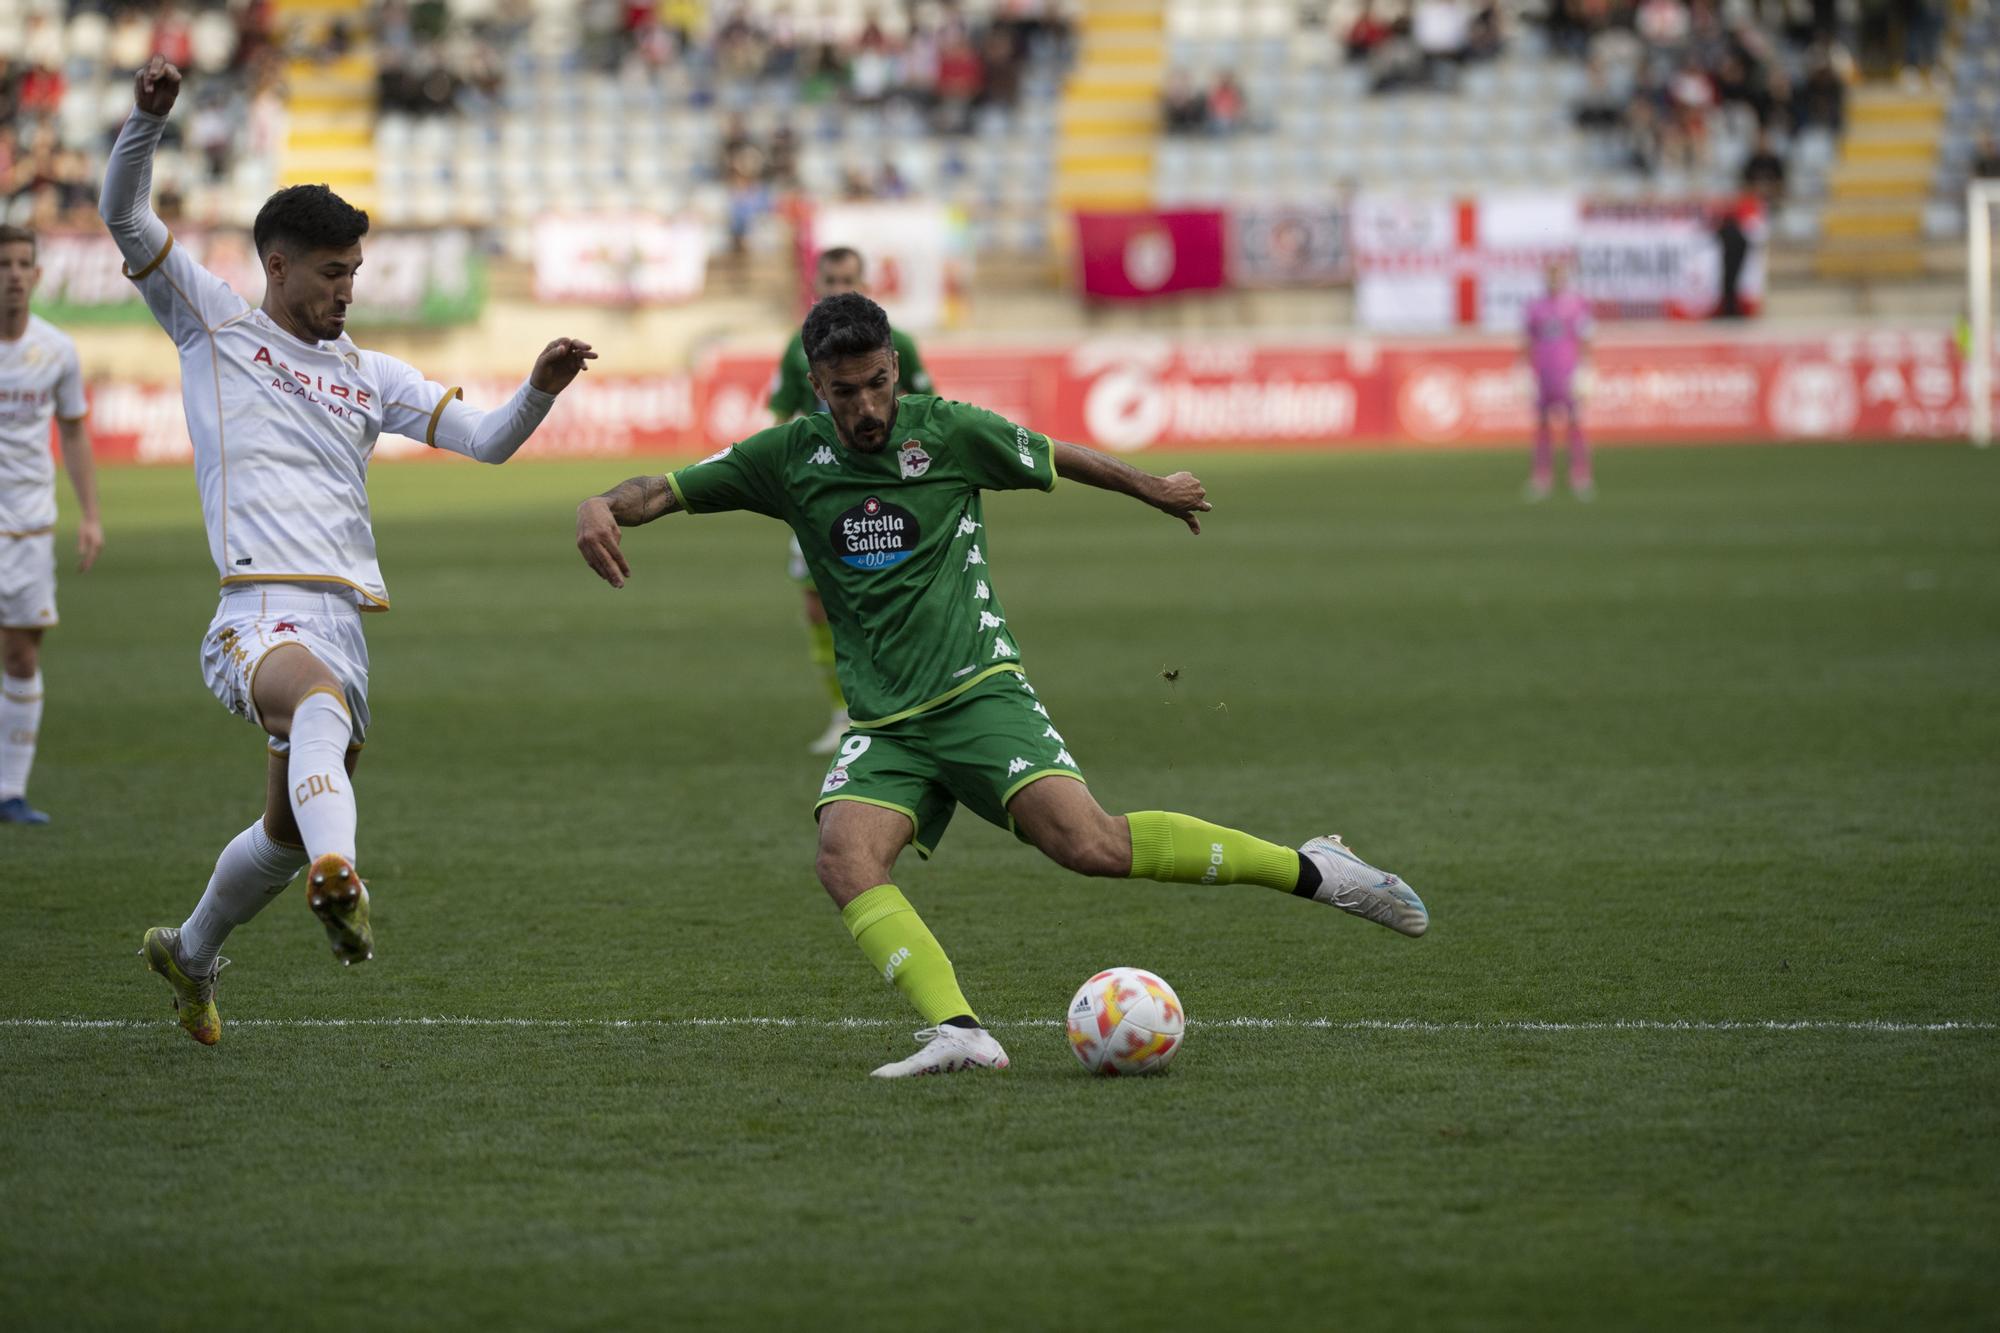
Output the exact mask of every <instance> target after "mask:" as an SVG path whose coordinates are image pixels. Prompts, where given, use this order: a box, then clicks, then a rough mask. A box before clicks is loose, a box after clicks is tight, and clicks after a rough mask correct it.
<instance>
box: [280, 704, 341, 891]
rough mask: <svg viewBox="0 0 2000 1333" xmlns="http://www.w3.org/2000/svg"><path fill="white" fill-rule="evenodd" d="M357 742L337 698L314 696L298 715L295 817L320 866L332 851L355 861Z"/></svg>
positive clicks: (295, 713) (293, 770)
mask: <svg viewBox="0 0 2000 1333" xmlns="http://www.w3.org/2000/svg"><path fill="white" fill-rule="evenodd" d="M353 737H354V725H353V723H352V722H350V721H349V720H348V716H347V705H346V704H344V703H342V702H341V701H340V700H338V699H336V698H334V697H333V696H332V695H331V694H325V693H320V694H309V695H307V696H306V700H305V702H304V703H302V704H300V705H299V706H298V708H297V709H295V710H294V711H293V713H292V736H291V741H292V759H291V767H290V778H291V797H292V815H293V817H294V818H296V819H297V820H298V822H299V835H300V836H301V837H303V838H304V839H305V840H306V852H307V854H308V855H309V856H311V857H312V859H313V860H315V861H317V860H318V859H319V858H320V857H322V856H325V855H326V854H327V853H328V852H339V853H340V854H341V855H342V856H344V857H346V858H347V859H348V860H350V861H352V860H353V859H354V820H355V816H354V785H353V784H352V783H351V782H350V781H348V777H347V745H348V742H349V741H350V740H352V739H353Z"/></svg>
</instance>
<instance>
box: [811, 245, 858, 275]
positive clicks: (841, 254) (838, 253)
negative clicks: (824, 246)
mask: <svg viewBox="0 0 2000 1333" xmlns="http://www.w3.org/2000/svg"><path fill="white" fill-rule="evenodd" d="M850 259H852V260H853V261H854V262H855V263H856V264H858V265H860V266H861V270H862V271H863V272H864V273H865V272H867V270H868V261H867V260H865V259H863V258H862V257H861V252H860V251H859V250H857V249H855V248H854V247H853V246H851V245H836V246H834V247H833V248H832V249H831V250H822V251H820V252H819V258H818V259H817V260H815V261H814V262H815V263H817V264H818V265H819V266H820V267H822V268H824V267H825V266H826V265H828V264H845V263H846V262H847V261H848V260H850Z"/></svg>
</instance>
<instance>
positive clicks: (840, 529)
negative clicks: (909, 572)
mask: <svg viewBox="0 0 2000 1333" xmlns="http://www.w3.org/2000/svg"><path fill="white" fill-rule="evenodd" d="M827 536H828V538H829V539H830V540H831V541H832V543H833V553H834V555H836V556H838V557H839V558H840V560H841V562H842V563H843V564H847V565H851V566H853V567H854V568H855V569H887V568H888V567H889V566H891V565H899V564H901V563H902V562H903V561H905V560H908V559H909V558H910V556H911V554H912V553H913V552H915V550H916V549H917V542H918V541H919V540H920V539H921V537H922V536H923V529H922V528H921V527H920V526H919V525H918V523H917V516H916V515H915V514H912V513H911V512H910V511H909V510H907V509H904V508H902V507H901V506H899V505H892V504H888V503H885V502H884V501H883V500H881V499H880V498H879V497H877V496H873V495H871V496H869V497H868V498H867V499H866V500H863V501H862V502H861V503H860V504H858V505H856V506H854V508H852V509H850V510H848V511H847V512H846V513H844V514H842V515H841V516H840V517H839V518H837V519H835V520H834V521H833V528H832V530H831V531H830V532H828V534H827Z"/></svg>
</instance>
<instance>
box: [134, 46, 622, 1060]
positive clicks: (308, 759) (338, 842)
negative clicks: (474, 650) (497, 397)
mask: <svg viewBox="0 0 2000 1333" xmlns="http://www.w3.org/2000/svg"><path fill="white" fill-rule="evenodd" d="M180 82H181V76H180V71H179V70H177V69H175V68H174V67H173V66H172V65H171V64H169V63H167V61H166V60H164V59H163V58H161V57H159V56H155V57H153V59H152V61H151V62H149V63H148V64H147V65H146V67H145V68H144V69H142V70H140V71H139V75H138V79H137V97H136V101H137V108H136V110H135V111H134V112H133V114H132V116H131V118H130V119H129V120H127V121H126V122H125V127H124V129H123V130H122V131H121V132H120V133H119V135H118V142H117V143H116V145H114V146H113V148H112V150H111V161H110V164H109V166H108V167H107V169H106V171H105V176H104V191H103V194H102V196H101V198H100V203H99V208H100V211H101V212H102V213H103V215H104V221H105V223H106V224H107V225H108V226H109V227H110V228H111V234H112V236H113V237H114V238H115V239H116V240H117V242H118V248H119V250H120V251H121V252H122V253H123V255H124V257H125V265H126V273H127V276H129V277H130V278H131V279H132V281H133V282H135V283H137V284H138V287H139V291H140V293H141V294H142V295H143V296H144V297H145V299H146V304H147V306H148V307H150V308H151V310H152V312H153V315H154V317H155V318H157V319H158V320H159V322H160V326H161V327H162V328H164V329H165V330H166V331H167V332H168V333H169V334H170V335H172V337H173V340H174V342H175V344H176V345H177V346H178V347H179V348H180V354H181V400H182V403H183V405H184V407H185V409H186V412H187V424H188V434H189V436H190V438H191V439H192V440H193V442H194V455H195V476H196V479H197V481H198V483H199V487H200V491H201V509H202V519H203V521H204V523H206V525H207V527H208V547H209V553H210V554H211V555H212V556H213V557H214V559H215V567H216V573H217V574H218V576H219V577H220V579H221V583H222V596H221V604H220V606H219V607H218V608H217V611H216V614H215V619H214V621H213V622H212V623H211V624H210V625H209V627H208V633H207V636H206V637H205V638H204V640H203V643H202V670H203V674H204V675H205V676H206V677H207V680H208V687H209V689H210V690H212V691H213V692H214V694H215V696H216V697H217V698H218V699H220V700H221V701H222V702H223V704H224V705H225V706H226V707H228V708H229V710H230V711H231V712H233V713H235V714H236V715H237V716H239V717H242V718H245V719H247V720H249V721H250V722H253V723H255V724H257V725H258V726H261V727H262V728H263V729H264V730H265V731H266V732H267V733H269V735H270V737H271V741H270V747H269V748H270V752H271V753H270V760H269V764H268V784H267V796H266V801H265V808H264V815H263V818H262V819H260V820H259V821H257V822H256V823H253V824H252V825H251V826H250V827H249V828H247V829H245V830H244V831H243V832H242V833H240V834H238V835H237V837H236V839H235V840H234V841H233V842H231V843H230V844H229V846H228V847H227V848H225V849H224V850H223V853H222V856H221V858H220V859H219V860H218V861H217V862H216V865H215V874H214V876H213V877H212V878H211V879H210V880H209V883H208V889H207V891H206V892H204V893H203V894H202V896H201V901H200V902H199V903H198V904H197V905H196V907H195V909H194V912H193V914H192V915H191V916H189V917H188V919H187V921H186V922H185V923H184V924H183V925H182V926H181V927H180V928H179V929H178V930H175V929H170V928H167V927H155V928H154V929H152V930H149V931H147V932H146V939H145V944H144V947H143V949H142V950H141V952H142V953H143V954H144V956H145V959H146V964H147V966H148V967H150V968H151V969H152V970H153V971H155V972H158V973H159V974H160V975H161V976H163V977H165V978H166V979H167V981H168V983H169V984H170V985H171V986H172V987H173V990H174V1003H175V1007H176V1009H177V1010H178V1011H179V1014H180V1022H181V1026H182V1027H184V1028H186V1029H187V1031H188V1033H189V1035H191V1036H192V1037H194V1039H195V1040H196V1041H199V1042H202V1043H204V1044H206V1045H213V1044H214V1043H215V1042H216V1041H217V1040H218V1039H219V1038H220V1036H221V1020H220V1019H219V1018H218V1017H217V1016H216V1012H215V973H216V970H217V969H218V968H219V967H220V966H221V961H222V960H221V959H220V957H219V955H218V953H217V950H218V949H219V948H220V946H221V944H222V940H223V937H224V936H226V935H227V934H228V933H229V931H230V930H231V928H232V927H235V926H239V925H241V924H243V923H244V922H245V921H248V920H249V919H250V918H251V917H252V916H254V915H255V914H256V913H257V911H258V910H259V909H260V908H262V907H263V906H264V904H265V903H266V902H268V901H269V900H270V899H271V898H273V897H274V896H276V894H277V893H278V892H279V891H280V890H281V889H283V888H284V887H285V885H286V884H288V883H290V882H291V879H292V877H293V876H294V875H296V874H297V873H298V872H299V870H300V869H301V868H303V867H305V866H306V865H307V864H308V863H310V865H311V870H310V871H309V872H308V875H307V880H306V883H307V889H306V902H307V905H308V906H309V907H310V908H311V909H312V912H313V914H314V915H315V916H317V917H318V918H319V920H320V922H321V924H322V925H323V926H325V928H326V933H327V939H328V940H329V942H330V943H331V944H332V946H333V954H334V957H335V958H337V959H339V960H340V961H341V962H343V963H350V964H351V963H359V962H366V961H367V960H368V959H369V958H370V957H372V956H373V954H374V935H373V933H372V932H371V930H370V928H369V924H368V891H367V889H366V888H365V887H364V886H363V884H362V881H361V879H360V876H359V875H358V874H357V872H356V869H355V822H356V821H355V805H354V791H353V784H352V778H353V774H354V768H355V761H356V759H357V758H358V756H359V747H360V745H361V741H362V738H363V736H364V735H365V734H366V732H367V728H368V646H367V644H366V642H365V641H364V640H363V638H362V633H361V614H362V613H363V612H365V611H386V610H388V608H389V591H388V588H387V586H386V585H385V584H384V583H383V581H382V571H381V569H380V568H379V567H378V566H377V565H376V562H375V535H374V532H373V529H372V527H371V525H370V522H369V514H368V490H367V477H368V459H369V456H370V454H372V453H373V452H374V448H375V440H376V438H377V436H379V435H380V434H381V433H382V432H383V431H390V432H393V433H395V434H398V435H406V436H410V437H411V438H414V439H418V440H422V441H424V442H425V443H426V444H429V445H432V446H433V447H436V448H439V449H447V450H450V451H451V452H453V453H459V454H464V455H466V456H468V457H470V458H475V459H478V460H479V461H480V462H484V463H504V462H505V461H507V459H509V458H511V457H512V456H513V455H514V452H515V450H517V449H519V448H520V447H521V445H522V444H523V443H524V442H526V440H527V438H528V436H529V435H530V434H532V433H533V431H534V429H535V427H536V426H537V425H539V424H540V423H541V421H542V418H543V417H544V416H545V415H547V413H548V410H549V408H550V406H551V405H552V404H553V403H554V402H555V396H556V395H557V394H558V393H560V392H562V390H563V389H564V388H566V387H567V386H568V385H569V383H570V381H571V380H573V379H575V378H576V376H577V373H578V372H579V371H581V370H583V369H584V363H585V362H586V361H589V360H591V359H593V358H594V357H595V356H596V353H594V352H593V351H591V350H590V346H589V344H587V343H583V342H578V341H576V340H575V339H570V338H558V339H557V340H556V341H554V342H552V343H550V344H549V345H548V346H547V347H546V348H544V349H543V350H542V353H541V355H540V356H539V357H538V358H537V359H536V361H535V366H534V369H533V371H532V372H531V373H530V374H529V376H528V379H527V381H526V382H525V383H523V384H522V385H521V387H520V388H519V389H518V390H516V391H515V393H514V396H513V397H512V398H511V399H510V400H508V402H507V403H506V404H505V405H504V406H502V407H500V408H499V409H497V410H495V411H491V412H480V411H475V410H474V409H472V408H470V407H468V406H466V405H465V403H464V402H463V401H462V399H461V395H460V394H459V391H458V390H456V389H451V388H446V387H445V386H444V385H442V384H438V383H434V382H432V381H430V380H427V379H426V378H425V377H424V376H423V375H422V374H421V373H420V372H418V371H417V370H414V369H412V368H411V367H410V366H407V365H405V364H404V363H403V362H401V361H398V360H396V359H395V358H394V357H391V356H384V355H383V354H381V353H379V352H370V351H364V350H362V349H361V348H359V347H356V346H355V345H354V343H353V341H352V340H350V339H349V338H348V336H347V333H346V322H347V308H348V306H349V304H350V303H351V302H352V301H353V298H354V284H355V271H356V270H357V269H359V268H360V267H361V238H362V236H363V235H365V234H366V233H367V230H368V215H367V214H366V213H363V212H361V211H360V210H359V209H357V208H354V207H353V206H351V205H350V204H348V203H347V201H345V200H344V199H342V198H340V196H339V195H336V194H335V193H333V191H331V190H329V189H328V188H327V187H326V186H324V185H294V186H291V187H289V188H287V189H283V190H280V191H278V192H277V193H276V194H274V195H272V196H271V197H270V199H269V200H267V201H266V202H265V204H264V207H263V208H262V209H261V210H260V211H259V212H258V214H257V222H256V226H255V228H254V240H255V243H256V247H257V254H258V258H259V260H260V261H261V262H262V264H263V267H264V280H265V288H264V299H263V303H262V304H261V305H258V306H252V305H251V304H250V303H249V302H248V301H246V300H244V299H243V298H242V297H241V296H239V295H237V294H236V293H235V292H234V291H232V290H231V289H230V288H229V286H228V285H227V284H225V283H224V282H223V281H222V280H221V279H219V278H217V277H216V276H215V275H214V274H213V273H210V272H209V271H208V270H207V269H205V268H203V267H202V266H201V265H200V264H198V263H196V262H195V261H194V260H193V259H192V258H190V257H189V256H188V254H187V252H186V251H184V250H181V249H179V248H177V247H176V246H175V245H174V240H173V237H172V236H171V235H170V234H169V233H168V231H167V228H166V225H165V224H164V223H162V222H161V221H160V219H159V218H158V217H156V216H155V215H154V213H153V210H152V207H151V205H150V203H149V202H148V200H149V198H150V195H151V188H152V162H153V149H154V146H155V145H156V144H157V143H158V142H159V139H160V132H161V128H162V127H163V126H164V125H165V123H166V117H167V113H168V112H170V111H171V110H172V109H173V105H174V99H175V98H176V96H177V95H178V94H179V91H180Z"/></svg>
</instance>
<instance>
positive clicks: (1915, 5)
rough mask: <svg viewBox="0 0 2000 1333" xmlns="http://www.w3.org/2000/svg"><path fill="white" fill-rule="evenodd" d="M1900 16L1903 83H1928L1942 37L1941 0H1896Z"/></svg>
mask: <svg viewBox="0 0 2000 1333" xmlns="http://www.w3.org/2000/svg"><path fill="white" fill-rule="evenodd" d="M1896 8H1897V9H1898V10H1900V11H1901V18H1902V20H1903V86H1904V87H1906V88H1913V89H1914V88H1922V87H1926V86H1928V84H1929V82H1930V74H1931V71H1932V70H1933V69H1935V68H1936V67H1937V62H1938V48H1939V46H1940V44H1941V43H1942V42H1943V40H1944V2H1943V0H1897V3H1896Z"/></svg>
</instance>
